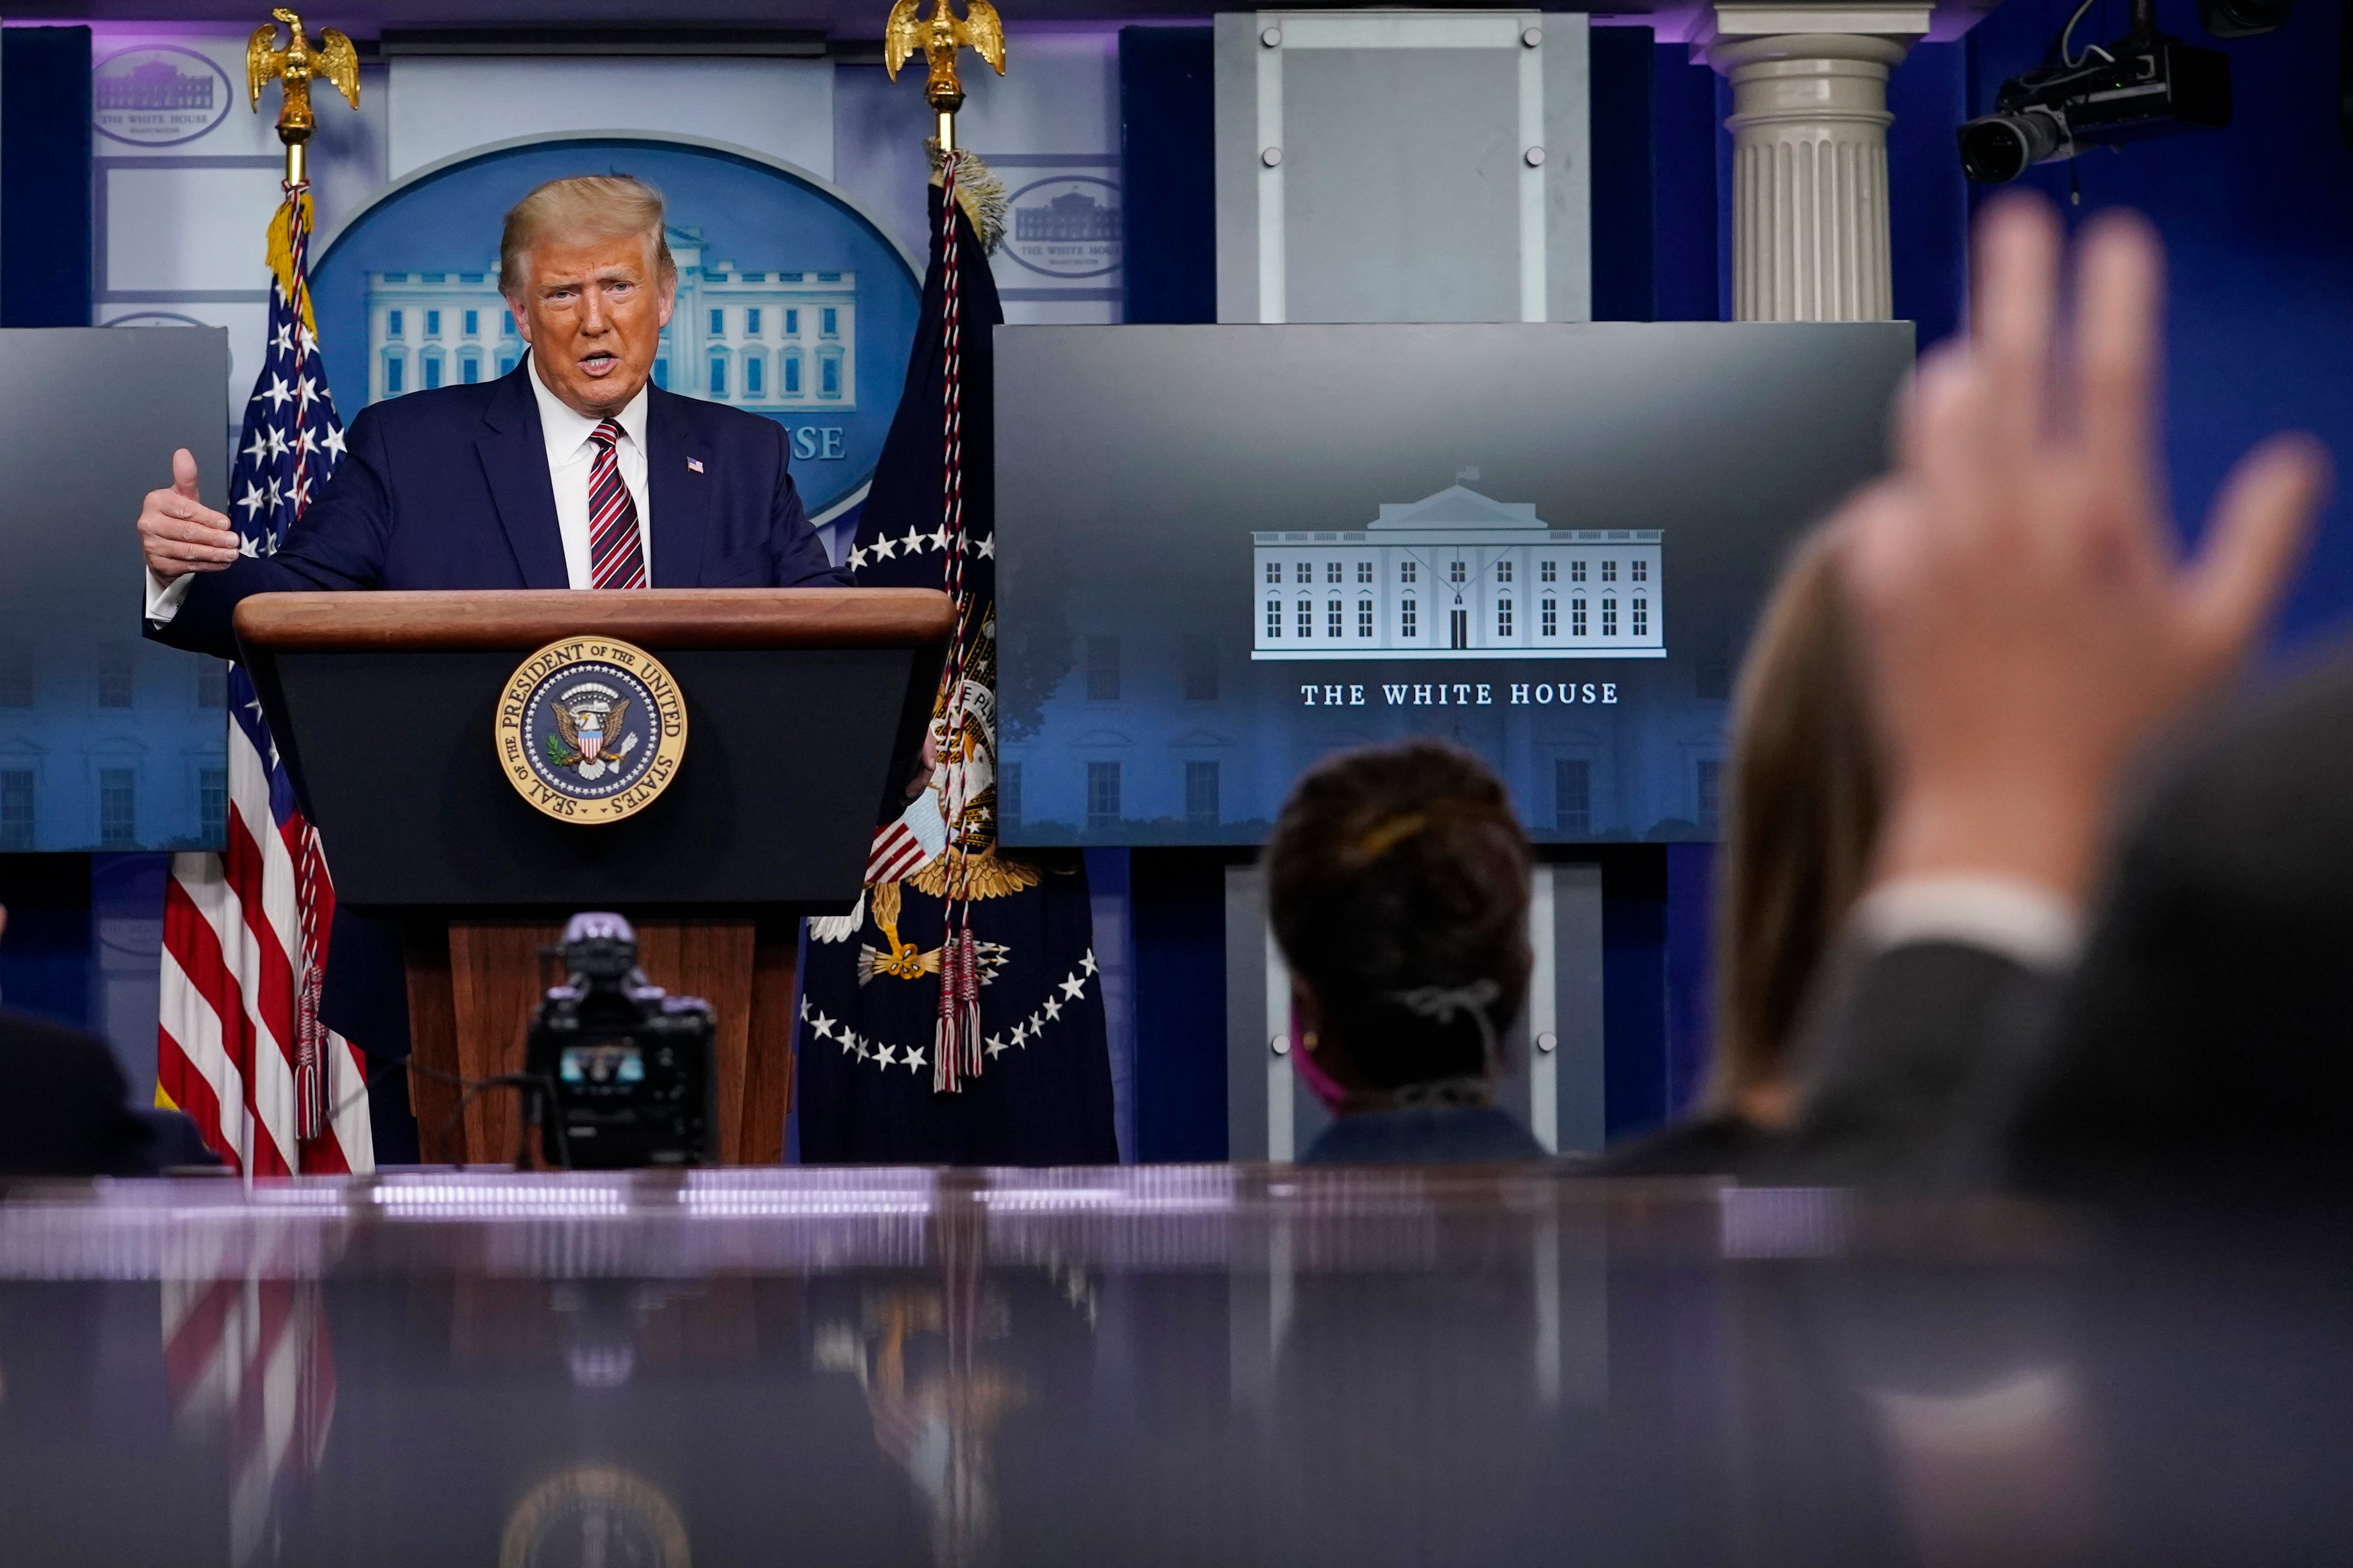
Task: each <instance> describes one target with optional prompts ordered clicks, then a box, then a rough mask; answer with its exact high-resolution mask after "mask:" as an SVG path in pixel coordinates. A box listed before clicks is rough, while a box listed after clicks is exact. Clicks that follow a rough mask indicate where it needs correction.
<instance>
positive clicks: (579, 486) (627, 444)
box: [523, 364, 654, 588]
mask: <svg viewBox="0 0 2353 1568" xmlns="http://www.w3.org/2000/svg"><path fill="white" fill-rule="evenodd" d="M523 374H525V375H527V376H529V377H530V379H531V391H532V395H533V396H534V397H536V398H538V399H539V427H540V430H541V431H542V432H543V434H544V435H545V436H546V437H547V477H548V479H549V480H550V481H551V482H552V483H553V484H554V486H555V527H556V531H558V532H560V533H561V534H563V535H564V575H565V580H566V585H567V586H570V587H574V588H587V587H593V586H595V584H596V578H595V576H594V575H593V574H592V572H591V570H590V567H589V550H588V523H589V517H588V475H589V471H590V470H591V469H592V468H595V467H596V442H594V441H591V440H590V439H589V438H588V437H590V436H591V435H593V434H595V433H596V426H598V425H599V424H600V423H602V421H600V420H596V419H591V418H590V417H589V416H586V414H575V413H574V412H573V410H572V409H571V408H570V407H569V406H568V405H565V402H564V400H563V399H562V398H560V397H558V396H556V395H555V394H554V393H552V392H550V391H548V390H547V384H546V383H544V382H543V381H541V380H540V379H539V369H538V366H537V365H536V364H533V365H531V366H529V367H528V368H526V369H525V371H524V373H523ZM646 397H647V393H646V389H645V388H644V387H639V388H638V395H636V396H635V397H632V398H631V399H629V405H628V407H627V408H624V409H622V410H621V411H620V413H618V414H617V415H615V416H613V417H614V418H615V419H616V420H617V421H618V422H619V424H620V426H621V438H620V439H619V440H618V441H617V442H615V443H614V444H613V456H614V457H615V458H617V459H618V460H619V462H620V465H621V483H622V484H623V485H625V486H627V487H628V492H629V499H630V500H633V501H635V502H637V503H638V549H640V550H642V551H644V552H645V553H646V581H647V582H648V583H649V584H650V583H652V581H653V580H654V536H653V521H654V520H653V507H652V504H651V500H650V498H649V496H648V495H647V493H646Z"/></svg>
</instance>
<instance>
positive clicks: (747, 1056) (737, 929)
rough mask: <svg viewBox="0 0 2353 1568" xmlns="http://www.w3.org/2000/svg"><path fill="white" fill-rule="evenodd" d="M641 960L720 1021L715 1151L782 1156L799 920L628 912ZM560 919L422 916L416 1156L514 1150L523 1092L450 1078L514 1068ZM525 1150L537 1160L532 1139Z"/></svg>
mask: <svg viewBox="0 0 2353 1568" xmlns="http://www.w3.org/2000/svg"><path fill="white" fill-rule="evenodd" d="M630 923H631V924H633V925H634V926H635V927H636V928H637V932H638V967H639V968H641V969H643V970H644V971H645V972H646V978H647V979H649V980H650V981H652V982H653V984H656V985H659V986H661V987H662V988H663V989H664V990H666V991H668V992H670V994H672V995H676V996H700V997H702V998H703V999H704V1000H705V1001H707V1002H709V1003H710V1004H711V1007H712V1013H713V1014H714V1015H715V1016H716V1017H717V1020H718V1025H719V1037H718V1041H717V1056H718V1064H717V1065H718V1069H719V1163H721V1164H723V1165H773V1164H776V1163H779V1162H780V1161H782V1160H783V1158H784V1146H785V1112H786V1110H788V1109H790V1107H791V1104H792V1085H793V1055H792V1047H793V1005H794V992H795V989H796V985H795V982H796V980H797V974H796V973H795V972H796V969H797V964H798V962H799V940H800V939H799V931H798V922H797V921H793V920H790V919H774V918H772V919H767V920H761V921H750V920H715V919H701V918H688V919H672V920H663V919H650V920H633V921H631V922H630ZM563 932H564V928H563V927H562V926H561V925H560V924H551V923H544V922H542V921H530V920H487V921H471V920H469V921H450V922H449V923H448V927H447V928H446V935H445V934H444V928H442V927H441V926H439V925H438V924H436V923H434V922H431V921H419V922H417V924H416V925H415V926H413V927H412V929H411V931H410V932H409V936H408V943H407V958H408V1018H409V1031H410V1036H411V1040H412V1049H413V1050H414V1051H415V1053H416V1054H415V1055H414V1057H412V1058H411V1060H412V1061H413V1062H414V1063H415V1064H416V1067H417V1068H425V1069H428V1070H429V1071H430V1072H431V1073H435V1074H439V1075H441V1076H440V1077H438V1078H437V1077H430V1076H427V1072H425V1071H417V1070H412V1071H411V1072H410V1073H409V1075H408V1094H409V1103H410V1104H411V1105H412V1106H413V1107H414V1108H415V1109H416V1112H417V1143H418V1146H419V1152H420V1153H421V1155H422V1157H423V1158H424V1159H425V1160H426V1161H427V1163H434V1164H489V1163H504V1162H507V1161H510V1160H512V1159H513V1158H514V1157H515V1146H516V1137H517V1134H518V1132H519V1131H520V1130H521V1128H522V1105H521V1103H520V1101H521V1096H520V1094H519V1093H518V1091H516V1090H515V1089H507V1088H495V1089H483V1090H482V1091H480V1093H478V1094H476V1095H475V1096H474V1097H473V1100H472V1102H471V1103H470V1104H469V1105H467V1106H466V1109H465V1112H464V1114H463V1116H462V1117H461V1116H459V1102H460V1101H461V1100H464V1098H465V1091H464V1090H463V1089H459V1087H458V1086H457V1085H456V1084H455V1083H451V1082H448V1081H446V1080H447V1079H466V1080H469V1081H479V1080H480V1079H487V1078H495V1077H497V1076H498V1075H500V1074H501V1073H512V1072H520V1071H522V1063H523V1044H524V1040H525V1037H526V1036H527V1035H528V1033H529V1031H530V1028H531V1020H532V1016H533V1013H534V1012H536V1011H537V1009H538V1006H539V999H540V996H541V994H543V992H544V991H545V990H546V989H547V987H548V986H550V985H554V984H561V983H562V981H563V976H562V975H561V974H560V973H557V972H556V965H555V963H554V961H553V960H551V959H546V958H543V957H542V956H541V951H542V950H543V949H544V948H549V947H553V946H554V944H555V943H556V942H557V941H558V940H559V939H560V938H561V937H562V936H563ZM532 1157H533V1160H534V1161H536V1160H537V1159H538V1158H539V1152H538V1151H537V1150H533V1152H532Z"/></svg>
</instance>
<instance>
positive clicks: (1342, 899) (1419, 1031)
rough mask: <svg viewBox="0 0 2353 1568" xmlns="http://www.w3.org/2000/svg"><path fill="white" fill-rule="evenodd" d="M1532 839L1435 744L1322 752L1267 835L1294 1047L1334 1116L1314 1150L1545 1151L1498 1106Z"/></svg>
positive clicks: (1474, 768)
mask: <svg viewBox="0 0 2353 1568" xmlns="http://www.w3.org/2000/svg"><path fill="white" fill-rule="evenodd" d="M1529 862H1530V854H1529V850H1528V840H1527V836H1526V834H1525V833H1524V832H1522V831H1521V829H1520V824H1519V818H1518V817H1517V816H1516V815H1514V812H1513V809H1512V804H1511V801H1510V799H1509V797H1508V796H1507V795H1505V794H1504V786H1503V784H1501V783H1500V782H1498V781H1497V779H1496V778H1495V775H1494V774H1493V773H1490V772H1489V771H1488V770H1487V768H1486V767H1485V766H1484V765H1483V764H1482V763H1480V761H1479V760H1478V759H1477V758H1476V757H1474V756H1472V754H1471V753H1470V752H1465V751H1463V750H1461V748H1459V747H1455V746H1449V745H1443V744H1440V743H1439V742H1432V741H1412V742H1406V743H1404V744H1402V745H1394V746H1377V747H1368V748H1366V749H1364V750H1360V751H1352V752H1342V753H1340V754H1339V755H1337V756H1335V757H1331V758H1328V759H1326V760H1325V761H1324V762H1323V763H1320V764H1318V765H1317V766H1316V767H1314V769H1312V770H1311V771H1310V772H1309V773H1307V774H1306V775H1305V776H1304V777H1303V778H1302V779H1301V780H1300V781H1299V783H1298V784H1297V786H1296V787H1295V788H1293V790H1292V792H1291V798H1290V800H1289V801H1288V802H1287V803H1285V805H1284V806H1283V808H1282V818H1281V820H1279V821H1278V822H1277V823H1276V824H1275V828H1274V837H1273V839H1272V840H1271V842H1270V843H1269V845H1268V846H1267V880H1268V902H1269V905H1270V913H1271V920H1272V922H1273V926H1274V935H1275V941H1276V942H1279V943H1280V944H1281V945H1282V953H1283V957H1284V960H1285V961H1286V962H1287V963H1289V964H1290V966H1291V994H1292V1012H1293V1037H1294V1038H1295V1039H1296V1040H1297V1041H1298V1042H1299V1049H1297V1050H1296V1051H1294V1052H1293V1054H1292V1062H1293V1066H1294V1067H1295V1068H1297V1070H1298V1072H1299V1075H1300V1077H1301V1078H1302V1079H1304V1080H1305V1081H1306V1083H1307V1086H1308V1088H1309V1089H1312V1090H1313V1091H1314V1093H1315V1095H1316V1096H1317V1098H1319V1099H1320V1100H1323V1101H1324V1104H1325V1105H1326V1106H1327V1107H1329V1108H1330V1109H1331V1110H1332V1112H1333V1114H1334V1115H1335V1117H1336V1118H1337V1120H1336V1121H1335V1122H1334V1123H1333V1124H1332V1126H1331V1127H1329V1128H1328V1129H1326V1130H1325V1131H1324V1134H1323V1135H1322V1136H1321V1137H1319V1138H1318V1139H1316V1141H1315V1142H1314V1143H1313V1144H1312V1145H1310V1146H1309V1147H1308V1149H1307V1151H1306V1152H1304V1153H1303V1154H1302V1155H1301V1156H1300V1159H1301V1161H1302V1162H1303V1163H1376V1162H1391V1161H1396V1162H1450V1161H1496V1160H1540V1159H1543V1158H1545V1151H1544V1149H1543V1147H1542V1146H1541V1145H1540V1144H1538V1143H1537V1142H1536V1141H1535V1138H1534V1136H1532V1135H1531V1134H1530V1133H1529V1131H1528V1130H1527V1129H1526V1128H1525V1127H1524V1126H1522V1125H1521V1124H1520V1123H1519V1122H1518V1121H1516V1120H1515V1119H1514V1117H1513V1116H1512V1115H1511V1114H1510V1113H1509V1112H1508V1111H1505V1110H1502V1109H1501V1108H1499V1107H1498V1106H1497V1105H1496V1104H1495V1085H1496V1080H1497V1079H1499V1078H1501V1077H1502V1075H1503V1072H1504V1035H1505V1033H1506V1032H1507V1031H1508V1030H1509V1029H1510V1028H1511V1026H1512V1023H1513V1020H1514V1019H1515V1018H1516V1017H1518V1016H1519V1013H1520V1009H1521V1007H1522V1005H1524V1004H1525V1002H1526V1000H1527V991H1528V973H1529V971H1530V969H1531V967H1532V966H1533V964H1534V962H1535V957H1534V954H1533V953H1532V952H1530V951H1529V947H1528V876H1529Z"/></svg>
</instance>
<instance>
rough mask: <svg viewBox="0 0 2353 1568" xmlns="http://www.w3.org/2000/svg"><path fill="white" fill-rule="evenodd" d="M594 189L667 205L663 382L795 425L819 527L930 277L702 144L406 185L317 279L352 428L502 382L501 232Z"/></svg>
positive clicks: (564, 147) (881, 420)
mask: <svg viewBox="0 0 2353 1568" xmlns="http://www.w3.org/2000/svg"><path fill="white" fill-rule="evenodd" d="M569 174H635V175H637V176H638V178H640V179H643V180H648V181H650V182H652V183H653V184H655V185H657V186H659V187H660V189H661V192H662V194H663V195H664V196H666V197H667V198H668V199H669V204H670V217H669V222H670V233H669V239H670V252H671V254H672V256H673V257H675V258H676V259H677V261H678V267H679V283H678V309H677V310H676V311H675V312H674V313H673V314H672V316H671V318H670V327H669V329H668V330H667V331H664V332H663V334H662V349H661V353H660V356H659V359H658V360H657V362H656V364H655V378H656V380H657V381H659V383H660V384H662V385H664V386H667V387H668V388H669V389H670V391H672V392H678V393H683V394H686V395H689V396H693V397H704V398H709V399H711V400H712V401H714V402H721V403H728V404H733V405H735V406H737V407H740V408H743V409H744V410H746V411H747V412H750V413H754V414H759V415H762V416H765V417H767V418H770V419H774V420H776V422H777V423H778V424H780V425H783V426H786V429H787V430H788V431H789V432H790V433H791V438H792V448H793V475H794V478H795V479H797V481H798V482H799V484H800V489H801V498H802V500H803V503H804V504H805V505H806V506H807V508H808V512H809V516H810V517H811V518H812V519H814V520H818V521H824V520H825V519H826V518H828V516H829V515H831V514H835V513H839V511H840V510H843V509H844V508H845V507H847V506H849V505H850V504H851V503H853V502H854V501H856V500H858V498H859V496H860V492H861V491H862V490H863V489H864V487H865V485H866V483H867V481H868V480H869V479H871V478H872V477H873V473H874V463H875V459H876V458H878V457H879V456H880V455H881V450H882V438H883V437H884V436H885V435H886V434H887V433H888V432H889V430H890V428H891V416H892V413H893V412H894V411H895V410H896V408H897V406H898V402H899V392H900V388H901V385H902V383H903V382H904V380H905V378H906V372H907V354H908V352H909V350H910V349H911V348H912V346H913V342H914V333H915V318H916V313H917V311H918V310H919V309H920V308H921V305H922V293H923V283H922V279H920V278H919V277H918V276H917V275H916V273H915V272H914V270H913V268H911V267H910V266H909V265H908V262H907V258H906V257H905V256H904V255H903V254H902V252H901V251H900V249H899V247H897V246H895V245H893V244H892V242H891V240H890V239H889V238H888V237H886V236H885V235H884V234H883V232H882V231H881V229H880V228H878V227H877V226H875V224H874V222H873V220H872V219H871V218H869V217H868V216H866V215H865V214H864V213H862V212H860V210H859V209H858V208H857V207H856V206H855V205H852V204H851V203H850V201H849V199H848V198H847V197H846V196H844V195H842V194H841V193H840V192H839V191H838V190H835V189H834V188H833V187H831V186H830V185H828V184H825V183H824V182H823V181H821V180H818V179H817V178H816V177H814V176H813V175H808V174H801V173H798V172H797V171H795V170H791V169H788V168H786V167H784V166H782V165H779V164H776V163H767V162H765V161H763V160H762V159H760V158H758V157H755V156H751V155H747V154H743V153H733V152H729V151H727V150H726V149H723V148H717V147H709V146H703V145H701V144H698V143H694V142H676V141H669V140H664V139H660V138H655V137H641V136H627V137H614V136H598V137H578V136H569V137H551V138H549V139H547V140H545V141H537V142H526V143H522V144H519V145H518V144H510V145H507V146H502V147H499V148H495V149H491V150H489V151H486V152H483V153H480V154H478V155H473V156H467V157H460V158H458V159H455V160H452V161H451V162H449V163H445V164H443V165H442V166H440V167H438V168H436V169H429V170H427V171H426V172H424V173H422V174H417V175H414V176H412V177H411V178H409V179H408V180H406V181H405V182H404V183H402V184H397V185H395V186H393V187H392V188H391V189H389V190H387V191H385V193H384V194H383V195H380V196H378V197H377V198H376V199H375V201H374V202H372V203H370V204H369V205H367V206H365V207H364V208H362V209H361V210H360V211H359V212H358V213H356V214H355V215H353V217H352V218H351V219H350V220H349V221H348V222H347V223H345V224H344V225H343V227H342V228H341V229H340V230H339V231H338V232H337V233H336V234H335V236H334V237H333V238H332V240H331V241H330V243H329V244H328V245H327V246H326V247H324V248H323V249H322V251H321V252H320V253H319V254H317V255H315V256H313V257H312V258H311V295H312V309H313V310H315V311H316V312H317V315H318V320H319V338H320V346H321V348H322V352H323V353H324V355H325V358H326V362H327V376H328V382H329V385H330V386H331V387H332V389H333V392H334V395H335V406H336V408H337V409H338V410H339V411H340V412H341V413H342V414H343V418H344V419H345V420H346V421H349V420H350V419H351V418H352V417H353V416H355V415H356V414H358V412H359V411H360V409H361V408H363V407H364V406H365V405H367V404H370V403H373V402H376V401H378V400H380V399H383V398H386V397H398V396H402V395H406V394H407V393H410V392H416V391H420V390H423V389H425V388H427V387H434V386H444V385H452V384H459V383H461V382H466V381H488V380H490V379H491V378H492V377H494V376H498V375H502V374H506V373H507V372H508V371H510V370H512V369H513V367H514V365H515V363H516V362H517V361H518V360H519V359H520V358H521V357H522V349H523V345H522V340H521V339H520V338H519V337H517V336H516V335H515V332H514V329H513V322H512V317H511V316H510V315H509V314H508V312H507V310H506V302H505V301H504V300H502V299H501V298H500V297H499V290H498V265H499V263H498V257H499V227H500V224H501V220H502V219H503V218H504V217H505V216H506V210H507V208H509V207H510V206H512V205H514V204H515V202H516V201H518V200H519V199H521V198H522V196H523V195H524V194H525V193H527V192H529V191H530V190H531V189H532V187H533V186H534V185H537V184H541V183H542V182H543V181H546V180H554V179H560V178H562V177H564V176H565V175H569Z"/></svg>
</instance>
